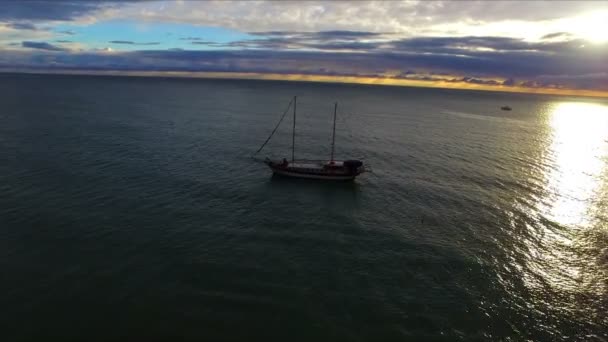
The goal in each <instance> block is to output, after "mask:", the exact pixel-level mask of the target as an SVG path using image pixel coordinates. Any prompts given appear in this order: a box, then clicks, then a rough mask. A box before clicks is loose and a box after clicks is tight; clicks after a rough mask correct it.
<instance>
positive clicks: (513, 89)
mask: <svg viewBox="0 0 608 342" xmlns="http://www.w3.org/2000/svg"><path fill="white" fill-rule="evenodd" d="M0 72H17V73H36V74H66V75H100V76H103V75H107V76H142V77H145V76H149V77H183V78H218V79H250V80H269V81H270V80H272V81H296V82H297V81H300V82H323V83H351V84H369V85H385V86H407V87H421V88H440V89H461V90H481V91H499V92H510V93H528V94H546V95H566V96H568V95H570V96H590V97H603V98H608V90H582V89H567V88H560V89H556V88H540V87H539V88H527V87H519V86H503V85H485V84H472V83H466V82H447V81H442V80H435V81H426V80H411V79H402V78H391V77H364V76H330V75H310V74H276V73H267V74H263V73H248V72H185V71H122V70H104V71H97V70H96V71H92V70H52V71H50V70H49V71H39V70H36V71H30V70H9V71H2V70H0Z"/></svg>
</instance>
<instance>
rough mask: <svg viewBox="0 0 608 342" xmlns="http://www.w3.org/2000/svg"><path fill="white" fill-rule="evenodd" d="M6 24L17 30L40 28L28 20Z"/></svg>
mask: <svg viewBox="0 0 608 342" xmlns="http://www.w3.org/2000/svg"><path fill="white" fill-rule="evenodd" d="M6 26H7V27H10V28H12V29H15V30H32V31H35V30H38V27H37V26H36V25H34V24H32V23H28V22H17V23H8V24H6Z"/></svg>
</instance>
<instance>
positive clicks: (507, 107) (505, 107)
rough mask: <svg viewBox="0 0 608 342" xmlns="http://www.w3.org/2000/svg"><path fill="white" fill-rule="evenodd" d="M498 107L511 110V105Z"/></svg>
mask: <svg viewBox="0 0 608 342" xmlns="http://www.w3.org/2000/svg"><path fill="white" fill-rule="evenodd" d="M500 109H502V110H511V107H509V106H502V107H500Z"/></svg>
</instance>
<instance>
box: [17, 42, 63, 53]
mask: <svg viewBox="0 0 608 342" xmlns="http://www.w3.org/2000/svg"><path fill="white" fill-rule="evenodd" d="M21 46H23V47H25V48H30V49H38V50H47V51H67V49H64V48H62V47H59V46H56V45H53V44H50V43H47V42H29V41H25V42H21Z"/></svg>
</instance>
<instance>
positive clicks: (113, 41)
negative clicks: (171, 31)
mask: <svg viewBox="0 0 608 342" xmlns="http://www.w3.org/2000/svg"><path fill="white" fill-rule="evenodd" d="M108 43H111V44H126V45H159V44H160V42H143V43H138V42H134V41H131V40H111V41H109V42H108Z"/></svg>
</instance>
